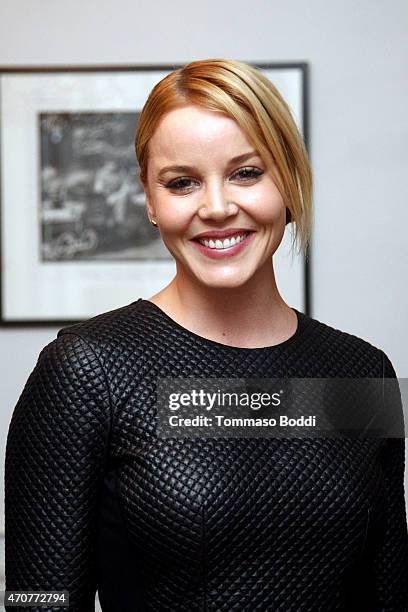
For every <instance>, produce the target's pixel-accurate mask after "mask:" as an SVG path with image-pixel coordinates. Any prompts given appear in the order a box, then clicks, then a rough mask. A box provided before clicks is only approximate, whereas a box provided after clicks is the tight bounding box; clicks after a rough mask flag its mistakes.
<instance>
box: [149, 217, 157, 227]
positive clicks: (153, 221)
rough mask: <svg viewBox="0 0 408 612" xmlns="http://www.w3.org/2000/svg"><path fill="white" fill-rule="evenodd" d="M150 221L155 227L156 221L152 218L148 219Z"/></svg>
mask: <svg viewBox="0 0 408 612" xmlns="http://www.w3.org/2000/svg"><path fill="white" fill-rule="evenodd" d="M150 223H151V224H152V225H154V227H157V223H156V221H155V220H154V219H150Z"/></svg>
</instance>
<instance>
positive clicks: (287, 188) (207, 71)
mask: <svg viewBox="0 0 408 612" xmlns="http://www.w3.org/2000/svg"><path fill="white" fill-rule="evenodd" d="M187 104H195V105H197V106H200V107H202V108H205V109H207V110H213V111H218V112H223V113H224V114H226V115H228V116H229V117H231V118H232V119H234V120H235V121H236V122H237V124H238V125H239V126H240V128H241V129H242V130H243V132H244V133H245V135H246V137H247V139H248V141H249V142H250V143H251V144H252V145H253V147H254V148H255V149H256V151H257V152H258V153H259V155H260V156H261V158H262V160H263V162H264V163H265V165H266V167H267V168H268V169H269V170H270V171H271V172H272V176H273V178H274V181H275V183H276V186H277V188H278V189H279V191H280V193H281V195H282V198H283V201H284V203H285V206H286V209H287V217H286V222H287V223H289V222H292V223H294V225H295V232H294V233H293V241H292V249H293V248H294V247H295V245H296V243H298V246H299V252H300V251H301V250H302V251H303V253H304V254H305V255H306V251H307V247H308V243H309V240H310V231H311V223H312V189H313V186H312V171H311V166H310V162H309V157H308V153H307V150H306V146H305V143H304V140H303V137H302V135H301V134H300V132H299V130H298V128H297V125H296V123H295V120H294V118H293V116H292V113H291V110H290V108H289V106H288V104H287V103H286V102H285V100H284V99H283V97H282V96H281V94H280V93H279V91H278V90H277V88H276V87H275V86H274V85H273V83H272V82H271V81H270V80H269V79H268V78H266V76H265V75H264V74H263V73H262V72H261V71H260V70H259V69H257V68H254V67H253V66H250V65H249V64H246V63H244V62H241V61H237V60H226V59H206V60H197V61H194V62H191V63H189V64H186V65H185V66H183V67H182V68H178V69H177V70H174V71H173V72H171V73H170V74H168V75H166V76H165V77H164V78H163V79H162V80H161V81H159V83H157V84H156V85H155V86H154V88H153V89H152V91H151V92H150V94H149V97H148V99H147V101H146V103H145V105H144V107H143V109H142V112H141V114H140V117H139V121H138V125H137V129H136V136H135V149H136V157H137V160H138V163H139V166H140V181H141V182H142V184H143V185H145V183H146V180H147V165H148V159H149V157H148V144H149V140H150V139H151V137H152V136H153V134H154V132H155V129H156V127H157V126H158V123H159V121H160V120H161V119H162V117H163V116H164V115H165V114H166V113H168V112H170V111H171V110H173V109H176V108H179V107H181V106H184V105H187ZM275 165H276V168H277V171H278V173H276V172H275Z"/></svg>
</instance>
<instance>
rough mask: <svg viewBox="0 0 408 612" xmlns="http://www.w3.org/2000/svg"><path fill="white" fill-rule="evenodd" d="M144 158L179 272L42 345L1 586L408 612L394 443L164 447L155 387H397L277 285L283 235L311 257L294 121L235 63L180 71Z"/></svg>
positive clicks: (256, 77) (223, 603)
mask: <svg viewBox="0 0 408 612" xmlns="http://www.w3.org/2000/svg"><path fill="white" fill-rule="evenodd" d="M136 153H137V157H138V161H139V165H140V178H141V181H142V183H143V186H144V189H145V193H146V202H147V210H148V214H149V218H150V220H151V222H152V223H153V224H154V225H155V227H157V228H158V231H160V234H161V237H162V239H163V241H164V243H165V244H166V246H167V248H168V249H169V251H170V252H171V253H172V255H173V256H174V258H175V261H176V265H177V272H176V275H175V277H174V278H173V279H172V281H171V282H170V283H169V284H168V285H167V286H166V287H164V288H163V289H162V290H161V291H159V292H158V293H156V294H155V295H153V296H151V297H150V298H149V299H142V298H139V299H138V300H136V301H135V302H132V303H131V304H129V305H126V306H123V307H121V308H118V309H116V310H113V311H110V312H106V313H103V314H100V315H98V316H96V317H93V318H92V319H89V320H87V321H83V322H81V323H78V324H76V325H71V326H69V327H65V328H63V329H61V330H60V331H59V332H58V335H57V338H56V339H55V340H53V341H52V342H51V343H50V344H48V345H47V346H46V347H45V348H44V349H43V351H42V352H41V354H40V356H39V360H38V362H37V365H36V367H35V368H34V371H33V372H32V374H31V375H30V378H29V379H28V381H27V383H26V386H25V388H24V390H23V393H22V395H21V397H20V399H19V401H18V404H17V406H16V408H15V410H14V413H13V417H12V422H11V425H10V429H9V433H8V440H7V455H6V580H7V582H6V586H7V589H8V590H17V589H27V588H31V589H34V588H35V589H38V590H39V589H42V590H63V589H66V590H68V591H69V595H70V610H71V609H72V610H75V611H90V610H93V609H94V598H95V591H96V589H98V591H99V598H100V602H101V606H102V609H103V610H104V611H108V612H128V611H129V612H130V611H132V612H134V611H135V610H175V611H181V610H185V611H189V612H190V611H192V610H220V611H221V610H225V611H231V610H237V611H238V610H239V611H242V610H246V611H252V610H268V611H275V610H276V611H278V610H279V611H284V612H292V611H293V612H300V611H305V612H312V611H317V610H324V611H325V612H328V611H330V610H347V611H350V610H356V611H357V610H358V611H359V612H361V611H363V610H367V611H370V612H374V611H375V610H399V611H402V610H406V609H408V608H407V606H408V598H407V582H408V580H407V572H408V567H407V563H408V551H407V527H406V516H405V505H404V491H403V470H404V441H403V440H402V439H391V438H390V439H378V438H374V439H368V438H360V439H351V438H343V439H340V438H303V439H302V438H294V437H292V438H290V437H288V438H276V437H275V438H273V437H272V438H269V439H268V438H261V437H253V438H249V437H240V438H235V439H233V438H228V437H224V438H215V437H213V438H208V437H205V436H191V437H173V438H171V437H170V438H168V437H167V438H166V437H160V436H158V435H157V430H156V422H157V421H156V418H157V411H156V391H157V384H158V382H159V380H160V379H161V378H162V377H167V378H171V379H175V378H188V377H193V378H201V379H212V378H217V379H220V378H223V379H234V378H241V377H251V376H257V377H259V378H270V377H280V376H286V377H327V378H330V377H346V378H347V377H352V378H358V377H373V378H383V377H384V376H385V377H395V372H394V369H393V366H392V364H391V362H390V360H389V359H388V357H387V356H386V355H385V354H384V352H383V351H381V350H380V349H378V348H376V347H374V346H372V345H371V344H370V343H368V342H367V341H364V340H363V339H360V338H358V337H356V336H353V335H351V334H348V333H346V332H343V331H340V330H337V329H335V328H333V327H330V326H328V325H326V324H324V323H321V322H319V321H317V320H315V319H312V318H310V317H308V316H306V315H304V314H303V313H301V312H299V311H298V310H296V309H295V308H291V307H290V306H289V305H288V304H286V302H285V301H284V299H283V298H282V296H281V295H280V293H279V291H278V288H277V286H276V282H275V275H274V269H273V259H272V258H273V255H274V253H275V252H276V250H277V249H278V247H279V245H280V243H281V241H282V237H283V234H284V230H285V225H286V224H287V223H288V222H292V223H294V226H295V229H296V232H295V234H294V236H295V241H296V240H297V241H298V243H299V244H300V247H301V248H303V249H306V245H307V240H308V235H309V228H310V222H311V184H312V181H311V171H310V167H309V162H308V159H307V154H306V150H305V147H304V144H303V141H302V138H301V136H300V134H299V132H298V130H297V128H296V126H295V123H294V121H293V119H292V116H291V114H290V111H289V109H288V106H287V105H286V103H285V102H284V100H283V99H282V97H281V96H280V94H279V93H278V91H277V90H276V89H275V87H274V86H273V85H272V84H271V83H270V82H269V81H268V80H267V79H266V78H265V77H264V76H263V74H262V73H261V72H259V71H258V70H256V69H254V68H252V67H250V66H248V65H246V64H244V63H242V62H238V61H229V60H228V61H227V60H219V59H211V60H205V61H196V62H192V63H190V64H188V65H187V66H185V67H183V68H182V69H179V70H175V71H174V72H172V73H171V74H169V75H168V76H166V77H165V78H164V79H163V80H162V81H160V83H158V84H157V85H156V86H155V87H154V89H153V90H152V92H151V94H150V96H149V98H148V100H147V102H146V104H145V106H144V108H143V111H142V114H141V116H140V120H139V124H138V129H137V133H136ZM231 236H232V237H233V238H231ZM295 241H294V243H295ZM6 609H7V607H6Z"/></svg>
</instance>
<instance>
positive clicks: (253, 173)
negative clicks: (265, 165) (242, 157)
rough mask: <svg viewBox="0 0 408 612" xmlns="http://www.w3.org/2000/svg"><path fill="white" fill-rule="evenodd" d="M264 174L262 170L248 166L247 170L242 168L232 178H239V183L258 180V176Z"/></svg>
mask: <svg viewBox="0 0 408 612" xmlns="http://www.w3.org/2000/svg"><path fill="white" fill-rule="evenodd" d="M262 174H263V170H260V169H259V168H254V167H252V166H248V167H247V168H240V170H237V171H236V172H235V173H234V174H233V175H232V176H233V177H235V176H238V177H240V178H239V181H240V182H242V181H244V182H245V181H248V180H252V179H254V178H257V177H258V176H261V175H262Z"/></svg>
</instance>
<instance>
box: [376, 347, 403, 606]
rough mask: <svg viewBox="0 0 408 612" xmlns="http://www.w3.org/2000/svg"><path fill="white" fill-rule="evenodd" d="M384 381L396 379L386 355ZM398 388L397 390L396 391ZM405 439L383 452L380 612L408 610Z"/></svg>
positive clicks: (378, 564)
mask: <svg viewBox="0 0 408 612" xmlns="http://www.w3.org/2000/svg"><path fill="white" fill-rule="evenodd" d="M383 364H384V377H385V378H395V377H396V374H395V370H394V368H393V366H392V364H391V362H390V360H389V358H388V357H387V356H386V355H385V354H384V353H383ZM395 388H396V387H394V389H395ZM404 443H405V440H404V438H388V439H386V440H385V444H384V446H383V448H382V451H381V467H382V473H383V477H384V482H385V488H386V514H385V517H384V519H383V528H382V529H381V530H376V531H375V543H374V545H373V551H372V571H373V576H374V581H375V589H376V593H375V596H376V605H377V608H375V609H376V610H381V611H387V612H391V611H392V612H407V610H408V536H407V519H406V511H405V500H404V463H405V445H404Z"/></svg>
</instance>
